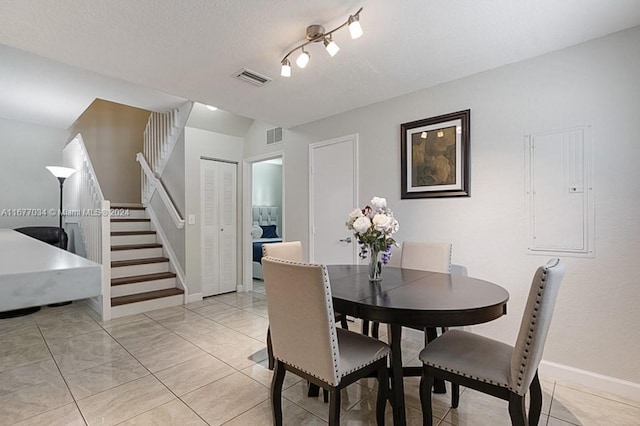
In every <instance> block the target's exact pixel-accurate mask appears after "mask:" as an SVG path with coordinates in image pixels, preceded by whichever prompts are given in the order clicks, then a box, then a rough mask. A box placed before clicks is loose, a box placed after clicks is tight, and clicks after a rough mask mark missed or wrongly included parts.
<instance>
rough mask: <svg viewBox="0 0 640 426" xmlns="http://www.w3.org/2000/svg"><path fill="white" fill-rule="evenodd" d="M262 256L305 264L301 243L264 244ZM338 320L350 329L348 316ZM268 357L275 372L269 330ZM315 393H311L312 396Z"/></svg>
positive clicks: (271, 368)
mask: <svg viewBox="0 0 640 426" xmlns="http://www.w3.org/2000/svg"><path fill="white" fill-rule="evenodd" d="M262 256H263V257H274V258H276V259H282V260H289V261H292V262H299V263H302V262H304V255H303V253H302V243H301V242H300V241H286V242H281V243H271V244H263V245H262ZM336 320H339V321H340V326H341V327H342V328H349V327H348V324H347V316H346V315H342V314H336ZM267 355H268V358H269V360H268V362H269V369H270V370H273V366H274V359H273V354H272V350H271V329H268V330H267ZM313 393H314V391H312V392H311V394H313Z"/></svg>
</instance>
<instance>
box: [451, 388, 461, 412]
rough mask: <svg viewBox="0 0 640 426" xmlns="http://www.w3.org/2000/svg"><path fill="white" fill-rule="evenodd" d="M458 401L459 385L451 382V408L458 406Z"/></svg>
mask: <svg viewBox="0 0 640 426" xmlns="http://www.w3.org/2000/svg"><path fill="white" fill-rule="evenodd" d="M459 403H460V385H458V384H456V383H451V408H458V404H459Z"/></svg>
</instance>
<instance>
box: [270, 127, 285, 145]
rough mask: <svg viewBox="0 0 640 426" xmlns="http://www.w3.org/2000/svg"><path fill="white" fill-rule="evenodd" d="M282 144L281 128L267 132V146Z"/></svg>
mask: <svg viewBox="0 0 640 426" xmlns="http://www.w3.org/2000/svg"><path fill="white" fill-rule="evenodd" d="M278 142H282V127H275V128H273V129H269V130H267V145H271V144H274V143H278Z"/></svg>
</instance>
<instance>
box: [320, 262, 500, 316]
mask: <svg viewBox="0 0 640 426" xmlns="http://www.w3.org/2000/svg"><path fill="white" fill-rule="evenodd" d="M327 269H328V272H329V278H330V281H331V291H332V295H333V302H334V307H335V310H336V311H337V312H341V313H345V314H347V315H352V316H355V317H358V318H363V319H367V320H370V321H378V322H384V323H395V324H402V325H409V326H426V325H429V326H434V327H435V326H437V327H440V326H443V327H452V326H462V325H472V324H480V323H483V322H487V321H491V320H494V319H496V318H499V317H500V316H502V315H504V314H506V307H507V301H508V300H509V293H508V292H507V290H505V289H504V288H502V287H500V286H499V285H497V284H493V283H491V282H488V281H484V280H480V279H477V278H470V277H464V276H457V275H450V274H442V273H438V272H431V271H418V270H413V269H401V268H394V267H385V268H383V270H382V281H379V282H370V281H369V278H368V266H367V265H329V266H327Z"/></svg>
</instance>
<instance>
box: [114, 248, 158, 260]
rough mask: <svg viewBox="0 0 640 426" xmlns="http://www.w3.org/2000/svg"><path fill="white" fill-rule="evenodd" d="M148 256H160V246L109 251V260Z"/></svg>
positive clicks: (145, 257) (144, 257)
mask: <svg viewBox="0 0 640 426" xmlns="http://www.w3.org/2000/svg"><path fill="white" fill-rule="evenodd" d="M150 257H162V247H158V248H147V249H133V250H112V251H111V260H132V259H148V258H150Z"/></svg>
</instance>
